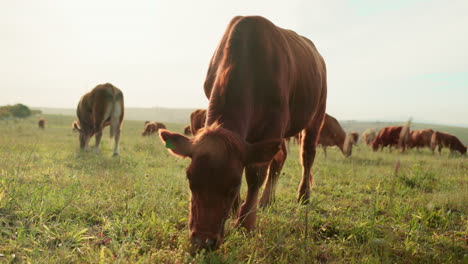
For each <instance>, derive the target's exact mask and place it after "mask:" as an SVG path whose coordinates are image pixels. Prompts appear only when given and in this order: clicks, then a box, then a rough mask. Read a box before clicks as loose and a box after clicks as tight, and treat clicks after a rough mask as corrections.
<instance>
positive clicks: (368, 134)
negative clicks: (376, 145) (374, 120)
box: [361, 128, 377, 145]
mask: <svg viewBox="0 0 468 264" xmlns="http://www.w3.org/2000/svg"><path fill="white" fill-rule="evenodd" d="M376 134H377V133H376V131H375V129H372V128H368V129H366V130H365V131H364V132H362V136H361V139H362V142H364V144H366V145H370V144H371V143H372V141H373V140H374V138H375V135H376Z"/></svg>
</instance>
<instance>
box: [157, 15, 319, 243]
mask: <svg viewBox="0 0 468 264" xmlns="http://www.w3.org/2000/svg"><path fill="white" fill-rule="evenodd" d="M326 87H327V85H326V70H325V62H324V60H323V58H322V56H321V55H320V54H319V52H318V51H317V49H316V48H315V46H314V44H313V43H312V42H311V41H310V40H308V39H307V38H305V37H302V36H300V35H298V34H296V33H295V32H294V31H291V30H286V29H282V28H280V27H277V26H275V25H274V24H273V23H271V22H270V21H269V20H267V19H265V18H263V17H235V18H233V19H232V20H231V22H230V23H229V25H228V27H227V29H226V31H225V33H224V35H223V37H222V38H221V41H220V43H219V45H218V47H217V49H216V51H215V52H214V55H213V57H212V59H211V62H210V65H209V68H208V72H207V75H206V79H205V84H204V90H205V95H206V96H207V98H208V99H209V106H208V110H207V115H206V124H205V127H204V128H202V129H201V130H200V131H199V132H198V133H197V134H196V135H195V136H194V138H192V139H188V138H186V137H184V136H183V135H180V134H176V133H171V132H169V131H162V132H160V136H161V139H162V140H163V141H164V142H165V144H166V146H167V147H168V148H170V149H171V152H173V153H174V154H176V155H178V156H182V157H190V158H191V163H190V165H189V168H188V169H187V178H188V179H189V186H190V189H191V194H192V195H191V201H190V217H189V228H190V236H191V241H192V243H193V244H194V245H195V246H196V247H198V248H211V249H212V248H216V247H217V246H218V245H219V244H220V243H221V241H222V239H223V234H224V224H225V221H226V219H227V216H228V214H229V212H230V210H231V208H232V207H233V205H234V204H235V203H236V202H235V201H236V200H238V198H239V195H240V194H239V188H240V184H241V182H242V181H241V177H242V172H243V171H244V169H245V175H246V179H247V185H248V190H247V196H246V199H245V202H244V203H243V204H242V206H241V208H240V212H239V215H238V220H237V223H236V225H242V226H243V227H245V228H246V229H247V230H252V229H253V228H254V227H255V222H256V209H257V202H258V194H259V189H260V187H261V186H262V185H263V183H264V182H265V179H267V180H266V181H267V182H266V185H265V190H264V192H263V196H262V197H261V199H260V203H261V204H262V205H267V204H269V203H270V202H271V201H272V200H273V197H274V188H275V184H276V180H277V178H278V176H279V174H280V171H281V167H282V165H283V163H284V160H285V159H286V155H277V153H279V152H283V150H285V149H286V148H285V147H284V140H283V138H287V137H291V136H294V135H296V134H298V133H299V132H301V131H302V132H301V144H300V145H301V161H302V162H301V164H302V165H303V175H302V181H301V183H300V185H299V190H298V196H297V200H298V201H300V202H307V201H308V199H309V196H310V186H311V184H312V175H311V167H312V164H313V162H314V159H315V153H316V143H317V140H318V134H319V131H320V127H321V125H322V121H323V118H324V115H325V107H326V94H327V90H326V89H327V88H326ZM192 131H194V127H192ZM284 154H285V153H284ZM268 168H270V170H268ZM207 208H209V209H210V210H208V209H207Z"/></svg>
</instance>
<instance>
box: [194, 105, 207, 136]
mask: <svg viewBox="0 0 468 264" xmlns="http://www.w3.org/2000/svg"><path fill="white" fill-rule="evenodd" d="M205 121H206V109H197V110H195V111H193V112H192V113H191V114H190V130H191V131H192V135H194V136H195V135H196V134H197V132H198V130H200V128H202V127H204V126H205Z"/></svg>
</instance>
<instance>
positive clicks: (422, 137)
mask: <svg viewBox="0 0 468 264" xmlns="http://www.w3.org/2000/svg"><path fill="white" fill-rule="evenodd" d="M432 133H434V130H432V129H419V130H411V131H410V136H409V142H408V147H410V148H416V149H417V150H418V151H419V148H424V147H428V148H430V147H431V138H432Z"/></svg>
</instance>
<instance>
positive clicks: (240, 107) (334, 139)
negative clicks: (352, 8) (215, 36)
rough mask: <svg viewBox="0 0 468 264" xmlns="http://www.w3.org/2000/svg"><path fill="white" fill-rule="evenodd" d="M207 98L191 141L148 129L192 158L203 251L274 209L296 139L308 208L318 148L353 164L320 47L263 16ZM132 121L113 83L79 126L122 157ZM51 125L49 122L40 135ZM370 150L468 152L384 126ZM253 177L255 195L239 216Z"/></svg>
mask: <svg viewBox="0 0 468 264" xmlns="http://www.w3.org/2000/svg"><path fill="white" fill-rule="evenodd" d="M204 92H205V95H206V97H207V98H208V100H209V103H208V109H198V110H195V111H194V112H193V113H192V114H191V115H190V125H189V126H187V127H185V129H184V133H183V134H179V133H175V132H171V131H168V130H166V126H165V125H164V124H162V123H158V122H149V121H147V122H145V127H144V130H143V132H142V133H141V134H142V136H150V135H152V134H154V133H156V132H158V133H159V137H160V139H161V140H162V141H163V143H164V144H165V146H166V148H167V149H168V150H169V151H170V152H171V153H172V154H174V155H175V156H177V157H181V158H190V159H191V162H190V164H189V166H188V168H187V170H186V173H187V179H188V183H189V188H190V191H191V198H190V215H189V229H190V240H191V242H192V244H193V245H194V246H195V248H196V249H215V248H217V247H218V246H219V245H220V244H221V243H222V241H223V237H224V225H225V222H226V220H227V219H228V216H229V214H230V212H232V211H238V214H237V221H236V226H240V227H244V228H246V229H247V230H253V229H254V228H255V225H256V217H257V207H258V204H259V205H260V206H267V205H269V204H270V203H271V202H272V201H273V200H274V196H275V188H276V183H277V181H278V177H279V176H280V174H281V169H282V167H283V165H284V162H285V160H286V157H287V148H286V141H289V139H290V138H291V137H293V138H296V139H297V140H298V144H299V147H300V159H301V166H302V180H301V182H300V184H299V186H298V191H297V201H298V202H300V203H308V202H309V197H310V188H311V185H312V182H313V175H312V165H313V163H314V160H315V156H316V147H317V145H321V146H322V148H323V150H324V153H325V155H326V148H327V147H329V146H337V147H338V148H339V149H340V150H341V152H342V153H343V155H344V156H345V157H349V156H350V155H351V154H352V149H353V145H355V144H357V143H358V138H359V135H358V134H357V132H350V133H348V134H347V133H346V132H345V131H344V129H343V128H342V127H341V125H340V124H339V122H338V121H337V120H336V119H335V118H334V117H332V116H330V115H328V114H326V102H327V71H326V66H325V62H324V59H323V58H322V56H321V55H320V53H319V52H318V51H317V48H316V47H315V45H314V44H313V43H312V41H310V40H309V39H307V38H306V37H303V36H301V35H298V34H296V33H295V32H294V31H291V30H287V29H283V28H280V27H277V26H275V25H274V24H273V23H272V22H270V21H269V20H267V19H265V18H263V17H258V16H247V17H241V16H239V17H235V18H233V19H232V20H231V21H230V23H229V25H228V27H227V29H226V31H225V32H224V35H223V36H222V38H221V40H220V42H219V44H218V47H217V48H216V50H215V52H214V54H213V56H212V58H211V61H210V64H209V67H208V71H207V74H206V79H205V82H204ZM123 115H124V97H123V93H122V91H120V90H119V89H118V88H116V87H115V86H113V85H112V84H109V83H106V84H101V85H98V86H96V87H95V88H94V89H93V90H92V91H90V92H89V93H86V94H85V95H83V97H82V98H81V100H80V102H79V104H78V107H77V116H78V121H76V122H74V123H73V128H74V130H76V131H78V132H79V142H80V148H81V149H84V150H88V149H89V146H88V144H89V140H90V138H91V137H92V136H93V135H95V138H96V144H95V147H94V151H95V152H98V151H99V143H100V141H101V137H102V130H103V128H104V127H105V126H108V125H109V126H110V136H111V137H115V146H114V155H118V154H119V138H120V129H121V126H122V120H123ZM45 123H46V121H45V119H41V120H40V121H39V123H38V124H39V127H40V128H44V127H45ZM189 135H192V137H188V136H189ZM362 141H363V142H364V143H365V144H367V145H370V146H371V147H372V149H373V150H374V151H377V150H378V149H383V148H384V147H389V149H390V151H391V149H392V147H396V148H401V149H402V150H404V149H405V148H406V147H409V148H417V149H418V150H419V148H422V147H430V148H431V149H432V150H433V151H434V150H435V148H436V147H438V151H439V153H440V152H441V149H442V147H447V148H449V149H450V150H452V151H454V150H457V151H460V152H461V153H462V154H464V153H466V147H465V146H464V145H463V144H462V143H461V142H460V140H458V138H456V137H455V136H452V135H449V134H446V133H441V132H437V131H436V132H434V131H433V130H431V129H424V130H414V131H410V130H409V125H407V126H391V127H385V128H382V129H381V130H380V131H379V133H376V131H375V130H373V129H368V130H366V131H364V133H362ZM244 172H245V177H246V181H247V188H248V189H247V195H246V197H245V200H244V202H243V203H242V205H241V206H240V208H238V206H239V204H240V201H241V199H240V187H241V182H242V175H243V173H244ZM263 185H265V188H264V190H263V193H262V194H261V196H260V188H261V187H262V186H263ZM238 209H239V210H238Z"/></svg>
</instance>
